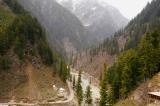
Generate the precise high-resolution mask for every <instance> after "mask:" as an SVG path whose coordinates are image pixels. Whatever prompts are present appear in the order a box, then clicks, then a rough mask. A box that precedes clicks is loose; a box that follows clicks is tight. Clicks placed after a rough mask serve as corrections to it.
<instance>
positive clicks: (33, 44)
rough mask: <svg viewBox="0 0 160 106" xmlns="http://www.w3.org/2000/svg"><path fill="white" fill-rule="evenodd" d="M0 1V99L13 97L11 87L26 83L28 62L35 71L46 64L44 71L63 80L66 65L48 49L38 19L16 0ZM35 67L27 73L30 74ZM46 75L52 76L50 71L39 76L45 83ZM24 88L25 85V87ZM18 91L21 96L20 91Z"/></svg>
mask: <svg viewBox="0 0 160 106" xmlns="http://www.w3.org/2000/svg"><path fill="white" fill-rule="evenodd" d="M3 1H4V2H2V1H0V80H1V81H0V97H1V98H0V100H1V99H3V97H4V98H7V99H11V97H12V96H15V95H14V92H15V89H17V88H23V86H24V85H25V84H28V81H29V78H30V77H29V76H31V75H32V74H31V75H29V74H28V73H27V71H26V69H27V68H26V67H27V66H28V64H31V65H30V66H33V67H34V69H35V70H38V71H37V73H41V71H39V70H41V69H42V67H47V68H49V69H50V71H47V69H43V70H44V71H45V72H47V73H53V75H54V76H55V73H57V74H59V75H60V77H61V79H62V80H63V81H64V82H65V81H66V79H67V76H68V72H69V71H68V70H67V67H66V64H65V62H64V61H63V59H62V58H61V56H60V55H58V53H57V52H55V51H52V50H51V49H50V48H49V46H48V43H47V41H46V38H45V31H44V30H43V29H42V27H41V25H40V24H39V23H38V21H37V20H36V19H35V18H34V17H32V16H31V15H30V13H28V12H27V11H25V10H24V9H23V8H22V7H21V6H20V5H19V4H18V2H17V1H16V0H3ZM35 70H29V72H33V73H34V71H35ZM60 73H61V74H60ZM35 75H36V76H38V74H35ZM42 75H43V74H42ZM48 76H50V77H49V78H50V79H52V80H53V79H55V78H54V77H53V76H52V74H46V76H45V75H43V77H44V78H46V79H45V80H46V81H48V83H51V82H49V81H50V80H49V78H48ZM57 79H58V78H57ZM42 83H43V81H42V82H39V83H38V84H37V85H38V86H39V85H43V84H42ZM27 87H28V86H25V88H26V89H27ZM50 88H52V87H50ZM52 90H53V89H52ZM19 92H20V91H19ZM35 92H36V91H35ZM25 93H26V92H25ZM19 94H21V95H22V96H24V93H23V92H22V93H19ZM22 96H21V98H22ZM27 98H28V97H27ZM15 99H16V97H15ZM28 99H32V98H28ZM2 102H4V101H2Z"/></svg>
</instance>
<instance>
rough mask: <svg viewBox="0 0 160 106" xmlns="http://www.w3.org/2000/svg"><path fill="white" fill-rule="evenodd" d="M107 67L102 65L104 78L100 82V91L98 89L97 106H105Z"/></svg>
mask: <svg viewBox="0 0 160 106" xmlns="http://www.w3.org/2000/svg"><path fill="white" fill-rule="evenodd" d="M107 96H108V95H107V66H106V64H104V76H103V78H102V80H101V89H100V102H99V106H106V104H107Z"/></svg>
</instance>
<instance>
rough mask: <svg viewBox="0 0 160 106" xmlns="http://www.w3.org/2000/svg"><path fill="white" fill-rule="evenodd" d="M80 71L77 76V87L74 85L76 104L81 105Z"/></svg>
mask: <svg viewBox="0 0 160 106" xmlns="http://www.w3.org/2000/svg"><path fill="white" fill-rule="evenodd" d="M81 82H82V81H81V71H79V75H78V81H77V85H76V93H77V97H78V104H79V105H81V103H82V101H83V89H82V86H81Z"/></svg>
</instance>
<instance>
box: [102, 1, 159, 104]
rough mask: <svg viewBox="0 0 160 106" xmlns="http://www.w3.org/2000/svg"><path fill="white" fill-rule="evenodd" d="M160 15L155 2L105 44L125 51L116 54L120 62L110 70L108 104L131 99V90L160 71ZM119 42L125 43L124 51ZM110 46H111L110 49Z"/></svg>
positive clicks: (157, 4) (157, 2)
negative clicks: (129, 96) (127, 98)
mask: <svg viewBox="0 0 160 106" xmlns="http://www.w3.org/2000/svg"><path fill="white" fill-rule="evenodd" d="M159 13H160V1H159V0H153V1H152V2H151V3H148V5H147V6H146V7H145V8H144V9H143V11H142V12H141V13H140V14H139V15H138V16H137V17H136V18H135V19H133V20H132V21H131V22H130V23H129V24H128V26H127V27H126V28H125V29H124V30H121V31H119V32H118V33H116V34H115V36H114V37H113V38H112V39H111V40H106V42H105V44H104V45H103V46H104V47H106V49H107V50H116V48H119V50H122V51H117V52H114V53H119V54H117V55H119V56H118V60H117V62H116V63H115V64H114V65H113V66H112V67H111V68H110V69H109V71H108V84H110V85H111V89H110V93H109V94H108V95H110V96H109V98H108V100H109V101H108V102H111V103H115V102H116V101H117V100H119V99H124V98H126V97H128V94H129V93H130V92H131V91H132V90H134V89H135V88H136V87H137V86H139V85H140V84H141V83H142V82H144V81H146V80H147V79H150V78H152V77H153V76H154V75H155V74H157V73H158V72H159V71H160V32H159V29H160V21H159V19H160V15H159ZM113 39H114V40H113ZM120 39H124V41H125V43H123V46H122V47H121V48H120V43H119V41H120ZM113 41H114V42H117V43H116V45H113V44H115V43H114V42H113ZM110 44H112V46H111V47H108V46H109V45H110ZM106 45H107V46H106ZM103 46H102V48H103ZM110 48H112V49H110ZM111 53H112V54H114V53H113V52H111Z"/></svg>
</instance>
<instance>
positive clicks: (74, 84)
mask: <svg viewBox="0 0 160 106" xmlns="http://www.w3.org/2000/svg"><path fill="white" fill-rule="evenodd" d="M72 82H73V89H75V86H76V79H75V76H73V81H72Z"/></svg>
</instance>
